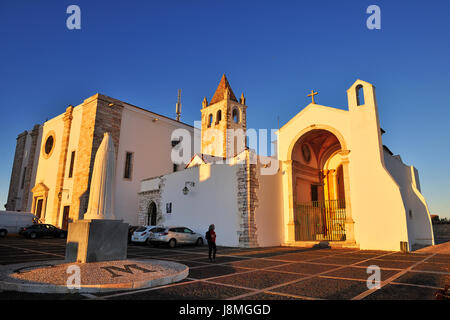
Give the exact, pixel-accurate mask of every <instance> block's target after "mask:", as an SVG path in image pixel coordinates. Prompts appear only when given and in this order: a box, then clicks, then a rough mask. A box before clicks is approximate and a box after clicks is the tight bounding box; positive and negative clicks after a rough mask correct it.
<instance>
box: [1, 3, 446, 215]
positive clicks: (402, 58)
mask: <svg viewBox="0 0 450 320" xmlns="http://www.w3.org/2000/svg"><path fill="white" fill-rule="evenodd" d="M71 4H76V5H78V6H79V7H80V8H81V30H68V29H67V28H66V19H67V17H68V16H69V15H68V14H67V13H66V8H67V7H68V6H69V5H71ZM372 4H376V5H378V6H380V8H381V19H382V21H381V30H369V29H367V27H366V19H367V18H368V16H369V15H368V14H366V9H367V7H368V6H369V5H372ZM449 12H450V3H449V2H448V1H444V0H442V1H401V0H398V1H375V0H373V1H364V0H345V1H332V0H329V1H321V0H318V1H300V0H298V1H251V0H247V1H242V0H241V1H231V0H228V1H221V0H208V1H203V0H182V1H172V0H167V1H137V0H128V1H96V0H90V1H80V0H74V1H70V2H68V1H61V0H59V1H31V0H30V1H25V0H22V1H16V0H14V1H13V0H2V1H1V2H0V37H1V42H0V46H1V47H0V48H1V49H0V97H1V100H0V110H1V113H0V115H1V119H2V125H1V126H0V137H1V139H0V145H1V147H2V157H0V204H1V205H0V207H1V208H3V204H4V203H6V197H7V193H8V186H9V180H10V173H11V167H12V162H13V157H14V148H15V139H16V137H17V135H18V134H19V133H20V132H23V131H24V130H30V129H31V128H32V127H33V125H34V124H36V123H42V122H44V121H45V120H46V119H50V118H52V117H54V116H56V115H58V114H61V113H62V112H64V110H65V108H66V107H67V106H68V105H69V104H72V105H77V104H79V103H81V102H82V101H83V100H84V99H85V98H87V97H89V96H91V95H93V94H95V93H97V92H100V93H103V94H106V95H109V96H112V97H114V98H117V99H120V100H123V101H126V102H129V103H132V104H134V105H137V106H140V107H144V108H147V109H150V110H152V111H154V112H157V113H161V114H163V115H167V116H171V117H172V116H174V113H175V102H176V97H177V89H179V88H181V89H182V90H183V94H182V102H183V114H182V120H183V121H185V122H188V123H192V122H193V121H194V120H199V118H200V111H199V110H200V108H201V102H202V99H203V97H204V96H207V98H208V99H211V97H212V95H213V93H214V90H215V88H216V86H217V85H218V82H219V80H220V77H221V75H222V74H223V73H226V74H227V77H228V80H229V81H230V84H231V86H232V88H233V90H234V92H235V94H236V95H237V96H240V94H241V92H242V91H244V93H245V95H246V98H247V104H248V106H249V108H248V126H249V127H253V128H276V127H277V117H279V118H280V123H281V124H284V123H286V122H287V121H288V120H289V119H290V118H291V117H292V116H294V115H295V114H297V113H298V112H299V111H300V110H301V109H302V108H304V107H305V106H306V105H307V104H308V103H309V101H310V99H309V98H307V97H306V95H307V94H308V93H309V92H310V90H311V89H314V90H318V91H319V93H320V94H319V95H318V96H317V101H318V103H320V104H323V105H328V106H334V107H339V108H346V106H347V100H346V92H345V91H346V90H347V89H348V88H349V87H350V86H351V84H352V83H353V82H354V81H355V80H356V79H358V78H359V79H362V80H365V81H368V82H371V83H373V84H374V85H375V86H376V87H377V99H378V104H379V113H380V122H381V126H382V127H383V128H384V129H385V130H386V131H387V133H386V134H385V135H384V136H383V142H384V143H385V144H386V145H388V146H389V148H390V149H391V150H392V151H393V152H394V153H395V154H401V156H402V158H403V160H404V162H406V163H407V164H414V165H415V166H416V167H417V168H418V169H419V172H420V178H421V185H422V192H423V194H424V195H425V197H426V199H427V201H428V204H429V207H430V211H431V213H436V214H439V215H440V216H447V217H450V166H449V164H448V162H449V160H448V159H449V158H450V148H449V145H450V142H449V141H450V130H448V127H449V124H448V122H449V119H450V61H449V57H450V42H449V41H448V35H449V33H450V23H449V22H448V16H449Z"/></svg>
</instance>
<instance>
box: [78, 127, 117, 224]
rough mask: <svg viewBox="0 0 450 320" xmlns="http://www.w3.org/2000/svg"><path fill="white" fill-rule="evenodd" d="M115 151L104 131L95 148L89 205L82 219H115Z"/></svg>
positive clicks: (108, 135) (112, 143) (107, 134)
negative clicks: (97, 146) (98, 144)
mask: <svg viewBox="0 0 450 320" xmlns="http://www.w3.org/2000/svg"><path fill="white" fill-rule="evenodd" d="M115 173H116V151H115V148H114V142H113V141H112V139H111V136H110V134H109V133H105V134H104V136H103V141H102V143H101V144H100V147H99V148H98V150H97V154H96V155H95V161H94V170H93V172H92V179H91V189H90V192H89V206H88V209H87V212H86V213H85V214H84V219H85V220H87V219H109V220H115V219H116V217H115V215H114V190H115Z"/></svg>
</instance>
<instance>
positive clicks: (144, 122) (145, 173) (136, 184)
mask: <svg viewBox="0 0 450 320" xmlns="http://www.w3.org/2000/svg"><path fill="white" fill-rule="evenodd" d="M155 118H157V119H158V120H157V121H153V120H154V119H155ZM177 128H184V129H186V130H188V131H189V132H193V128H192V127H190V126H188V125H185V124H183V123H181V122H175V121H174V120H170V119H166V118H164V117H161V116H159V115H157V114H153V113H151V112H148V111H144V110H141V109H139V108H136V107H132V106H129V107H128V106H126V107H125V108H124V109H123V113H122V122H121V128H120V143H119V148H118V155H117V169H116V194H115V211H116V212H115V215H116V217H117V218H118V219H123V220H124V222H128V223H130V224H132V225H137V224H138V212H139V200H138V192H139V191H140V186H141V181H142V180H143V179H146V178H149V177H155V176H160V175H164V174H168V173H171V172H173V163H172V161H171V156H170V155H171V151H172V144H171V135H172V132H173V130H175V129H177ZM127 152H133V153H134V155H133V168H132V177H131V179H129V180H128V179H124V170H125V155H126V153H127ZM181 169H182V168H181Z"/></svg>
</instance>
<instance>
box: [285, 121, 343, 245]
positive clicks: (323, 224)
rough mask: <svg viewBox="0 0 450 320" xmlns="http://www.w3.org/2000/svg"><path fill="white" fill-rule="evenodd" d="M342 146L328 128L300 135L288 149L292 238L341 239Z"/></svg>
mask: <svg viewBox="0 0 450 320" xmlns="http://www.w3.org/2000/svg"><path fill="white" fill-rule="evenodd" d="M342 150H343V148H342V146H341V143H340V141H339V139H338V138H337V137H336V135H334V134H333V133H331V132H330V131H328V130H324V129H313V130H310V131H308V132H306V133H305V134H303V135H302V136H301V137H300V138H299V139H298V140H297V141H296V142H295V144H294V146H293V148H292V154H291V160H292V198H293V199H292V204H293V215H294V216H293V220H294V224H295V241H345V240H346V233H345V222H346V212H345V209H346V205H345V196H346V195H345V190H346V188H345V176H344V175H345V172H344V170H343V155H342Z"/></svg>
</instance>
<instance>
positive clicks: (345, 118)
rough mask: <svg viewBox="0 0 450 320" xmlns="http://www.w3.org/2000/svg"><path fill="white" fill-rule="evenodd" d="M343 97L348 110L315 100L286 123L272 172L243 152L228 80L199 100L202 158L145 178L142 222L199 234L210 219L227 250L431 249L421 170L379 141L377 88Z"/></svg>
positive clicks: (238, 106)
mask: <svg viewBox="0 0 450 320" xmlns="http://www.w3.org/2000/svg"><path fill="white" fill-rule="evenodd" d="M347 95H348V106H349V109H348V110H340V109H336V108H331V107H326V106H321V105H318V104H315V103H314V101H313V103H311V104H310V105H308V106H307V107H306V108H305V109H303V110H302V111H301V112H299V113H298V114H297V115H296V116H295V117H293V118H292V119H291V120H290V121H289V122H288V123H287V124H285V125H284V126H283V127H282V128H281V129H280V130H279V131H278V141H277V148H278V151H277V155H278V159H277V160H275V159H271V160H272V163H271V165H270V167H269V168H268V167H267V165H266V163H267V159H264V158H261V157H257V156H256V155H255V154H254V153H253V152H252V151H250V150H248V149H247V148H246V147H245V133H246V130H247V126H246V109H247V106H246V105H245V98H244V96H243V95H242V96H241V99H240V100H239V101H238V100H237V99H236V97H235V96H234V93H233V91H232V90H231V87H230V85H229V83H228V81H227V80H226V78H225V77H223V78H222V80H221V83H220V84H219V87H218V88H217V91H216V92H215V94H214V97H213V99H212V100H211V103H210V104H208V101H207V100H206V98H205V99H204V101H203V108H202V133H201V137H202V141H201V147H202V150H201V154H198V155H196V156H195V157H194V158H193V159H192V161H191V162H190V163H189V164H188V165H187V168H186V170H184V171H180V172H176V173H171V174H167V175H163V176H158V177H155V178H150V179H146V180H143V181H142V184H141V190H140V221H141V222H143V221H145V220H146V219H147V218H146V217H147V216H149V212H151V214H154V212H155V211H156V212H157V213H156V214H157V219H156V220H157V222H158V223H161V224H165V225H187V226H190V227H192V228H193V229H194V230H196V231H198V232H204V231H206V230H207V227H208V225H209V224H211V223H214V224H215V225H216V228H217V234H218V238H217V242H218V244H221V245H228V246H242V247H254V246H277V245H302V246H303V245H308V246H310V245H314V244H317V243H320V242H326V243H328V244H331V245H332V246H344V247H359V248H361V249H379V250H394V251H396V250H401V249H402V250H413V249H414V248H417V247H421V246H425V245H432V244H434V239H433V232H432V224H431V219H430V214H429V211H428V208H427V204H426V202H425V199H424V197H423V196H422V194H421V193H420V184H419V178H418V172H417V170H416V169H415V168H414V167H412V166H407V165H405V164H403V162H402V161H401V159H400V156H393V155H392V153H391V152H390V151H389V149H388V148H387V147H385V146H383V144H382V138H381V135H382V129H381V128H380V124H379V119H378V107H377V103H376V98H375V89H374V87H373V86H372V85H371V84H369V83H367V82H364V81H360V80H358V81H356V82H355V83H354V84H353V86H352V87H351V88H350V89H349V90H348V91H347ZM230 129H237V130H238V131H239V130H240V131H241V133H240V134H235V135H232V132H233V131H230ZM209 132H213V133H212V134H210V133H209ZM217 132H219V133H220V134H218V133H217ZM234 132H236V131H234ZM242 133H243V134H244V136H242ZM212 137H214V139H212ZM223 159H226V160H227V163H225V164H222V163H221V162H223V161H222V160H223ZM271 169H272V170H271ZM276 169H278V170H276ZM149 176H150V177H151V175H149ZM183 191H184V192H183ZM186 191H187V192H186Z"/></svg>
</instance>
